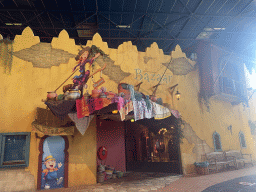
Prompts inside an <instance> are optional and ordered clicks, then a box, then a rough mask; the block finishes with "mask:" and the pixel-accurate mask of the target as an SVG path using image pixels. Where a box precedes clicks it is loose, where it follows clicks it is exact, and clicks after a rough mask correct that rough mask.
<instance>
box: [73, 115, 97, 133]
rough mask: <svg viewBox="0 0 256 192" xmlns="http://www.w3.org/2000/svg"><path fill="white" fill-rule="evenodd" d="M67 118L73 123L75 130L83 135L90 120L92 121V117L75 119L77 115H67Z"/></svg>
mask: <svg viewBox="0 0 256 192" xmlns="http://www.w3.org/2000/svg"><path fill="white" fill-rule="evenodd" d="M68 116H69V118H70V119H71V120H72V121H74V122H75V124H76V128H77V129H78V131H79V132H80V133H81V134H82V135H84V133H85V131H86V130H87V128H88V127H89V125H90V122H91V120H92V119H93V117H94V115H89V116H88V117H87V116H85V117H82V118H80V119H78V117H77V113H69V114H68Z"/></svg>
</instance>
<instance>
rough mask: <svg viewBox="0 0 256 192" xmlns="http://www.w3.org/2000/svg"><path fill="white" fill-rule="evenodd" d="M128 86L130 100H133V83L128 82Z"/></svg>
mask: <svg viewBox="0 0 256 192" xmlns="http://www.w3.org/2000/svg"><path fill="white" fill-rule="evenodd" d="M128 88H129V91H130V94H131V100H132V101H134V100H135V95H134V87H133V85H130V84H129V85H128Z"/></svg>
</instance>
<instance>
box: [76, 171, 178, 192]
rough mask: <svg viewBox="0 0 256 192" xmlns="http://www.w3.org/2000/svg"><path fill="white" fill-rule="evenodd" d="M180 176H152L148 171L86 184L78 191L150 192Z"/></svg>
mask: <svg viewBox="0 0 256 192" xmlns="http://www.w3.org/2000/svg"><path fill="white" fill-rule="evenodd" d="M180 177H181V175H179V176H163V177H157V176H156V177H152V176H148V174H146V173H140V174H136V173H135V174H131V175H129V176H127V177H124V178H121V179H110V180H108V181H106V182H104V183H98V184H96V185H90V186H85V188H83V189H80V190H77V192H138V191H139V192H149V191H157V190H158V189H160V188H164V187H165V186H166V185H169V184H170V183H171V182H173V181H176V180H177V179H179V178H180Z"/></svg>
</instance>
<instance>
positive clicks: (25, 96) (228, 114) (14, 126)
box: [0, 27, 255, 186]
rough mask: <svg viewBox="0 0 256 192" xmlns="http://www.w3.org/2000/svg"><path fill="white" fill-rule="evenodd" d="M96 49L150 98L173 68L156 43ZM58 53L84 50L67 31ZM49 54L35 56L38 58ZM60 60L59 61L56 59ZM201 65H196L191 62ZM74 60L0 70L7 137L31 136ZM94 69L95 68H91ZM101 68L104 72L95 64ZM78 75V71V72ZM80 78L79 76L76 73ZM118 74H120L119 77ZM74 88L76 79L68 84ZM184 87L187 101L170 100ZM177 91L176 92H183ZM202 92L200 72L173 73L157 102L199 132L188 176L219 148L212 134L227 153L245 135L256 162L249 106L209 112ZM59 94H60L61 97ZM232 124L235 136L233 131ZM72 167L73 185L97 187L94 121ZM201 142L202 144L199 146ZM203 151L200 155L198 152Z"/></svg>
mask: <svg viewBox="0 0 256 192" xmlns="http://www.w3.org/2000/svg"><path fill="white" fill-rule="evenodd" d="M14 41H15V42H14V52H15V51H20V50H22V49H26V48H30V47H31V46H33V45H36V44H38V43H39V42H40V40H39V37H35V36H34V35H33V32H32V31H31V29H30V28H29V27H27V28H26V29H25V30H24V31H23V33H22V35H17V36H16V38H15V40H14ZM91 45H96V46H97V47H99V48H101V49H102V50H103V51H104V52H105V53H106V54H108V55H109V57H110V58H111V59H112V60H113V61H114V62H115V63H114V64H115V65H118V66H120V67H121V70H122V71H124V72H129V73H131V74H130V75H129V76H128V77H125V78H124V79H123V80H122V82H126V83H129V84H132V85H136V84H138V83H140V82H141V81H143V84H142V85H141V89H140V91H142V92H143V93H144V94H148V95H150V94H152V91H153V90H152V86H153V85H156V84H157V83H158V81H159V79H160V78H161V75H162V74H163V72H164V71H165V69H166V67H164V66H163V65H162V63H168V62H169V61H170V59H171V56H170V55H164V54H163V51H162V50H161V49H159V48H158V45H157V44H156V43H153V44H152V45H151V46H150V47H148V48H147V49H146V51H145V52H138V51H137V48H136V46H134V45H132V43H131V42H125V43H123V44H121V45H120V46H119V47H118V48H117V49H111V48H108V45H107V43H106V42H103V41H102V39H101V37H100V35H99V34H95V35H94V37H93V39H92V40H91V41H88V42H87V46H91ZM51 46H52V48H55V49H61V50H64V51H67V52H69V53H70V54H77V53H78V49H79V48H80V46H77V45H75V42H74V40H73V39H69V36H68V34H67V32H66V31H65V30H63V31H62V32H61V33H60V34H59V37H58V38H53V40H52V43H51ZM40 54H43V53H40V52H39V53H37V54H35V57H37V56H40ZM172 57H173V58H179V57H186V55H185V53H183V52H182V51H181V49H180V47H179V46H178V45H177V46H176V48H175V50H174V51H173V52H172ZM56 59H57V58H56ZM189 62H190V63H191V64H193V65H194V64H195V62H193V61H189ZM76 64H77V63H76V61H75V59H74V58H70V59H69V62H68V63H62V64H60V65H59V66H52V67H51V68H35V67H33V65H32V63H31V62H27V61H24V60H22V59H19V58H18V57H15V56H14V57H13V64H12V71H11V75H7V74H4V73H3V68H2V67H0V70H1V71H0V73H1V76H0V81H1V82H3V83H1V85H0V92H1V94H0V95H1V100H0V101H1V105H0V117H1V120H0V122H1V127H0V131H1V132H22V131H29V132H30V131H31V123H32V121H33V120H34V117H35V110H36V108H37V107H43V108H44V107H45V104H44V103H43V102H41V100H42V99H45V98H46V95H47V92H48V91H53V90H55V89H56V88H57V87H58V86H59V85H60V84H61V83H62V82H63V81H64V80H65V79H66V78H67V77H68V76H69V75H70V74H71V72H72V68H73V67H74V66H75V65H76ZM87 68H88V69H91V68H90V67H87ZM95 68H96V69H97V68H100V67H99V66H98V65H97V60H96V61H95ZM77 74H78V72H77ZM75 75H76V74H75ZM117 75H118V74H117ZM102 77H103V78H104V79H105V81H106V83H104V84H103V86H105V87H106V88H107V90H108V91H113V92H117V83H116V82H115V81H113V80H111V79H110V77H108V76H107V75H104V74H103V75H102ZM99 78H100V74H97V75H95V77H94V79H96V80H97V79H99ZM70 83H72V81H71V79H70V80H68V81H67V82H66V83H65V84H70ZM176 83H178V84H179V85H178V87H177V88H178V90H179V92H180V93H181V99H180V100H179V101H178V100H177V99H175V97H174V96H172V95H170V93H169V92H168V88H169V87H171V86H173V85H175V84H176ZM87 84H88V89H89V92H91V90H92V87H93V86H92V85H93V82H92V80H91V79H90V80H89V81H88V83H87ZM177 88H176V89H175V91H176V90H177ZM199 89H200V80H199V73H198V69H196V70H194V71H192V72H190V73H189V74H187V75H184V76H177V75H173V73H172V72H171V71H170V70H167V73H166V76H165V77H164V79H163V81H162V84H161V85H160V86H159V87H158V90H157V93H156V95H157V97H161V98H162V99H163V102H164V103H168V104H169V105H170V106H171V108H172V109H176V110H179V112H180V113H181V115H182V119H183V120H184V121H185V122H186V123H187V125H188V126H189V129H192V130H193V134H195V136H196V138H197V139H194V138H185V139H184V140H183V143H182V144H181V157H182V166H183V171H184V173H185V174H189V173H191V172H193V171H194V168H193V165H192V164H193V163H194V162H195V161H199V160H200V156H201V154H203V153H204V150H205V152H207V151H210V150H211V149H213V148H214V146H213V140H212V134H213V133H214V132H215V131H217V132H218V133H219V134H220V136H221V142H222V149H223V150H231V149H237V150H240V143H239V137H238V133H239V131H243V132H244V134H245V138H246V142H247V148H246V149H242V151H243V152H247V153H252V154H253V155H254V157H255V152H254V151H255V146H254V142H253V139H252V135H251V133H250V129H249V126H248V118H249V117H248V113H247V112H246V110H245V109H244V107H243V105H242V104H240V105H236V106H232V105H231V104H230V103H228V102H223V101H219V100H214V99H211V100H210V102H209V110H207V108H206V106H205V105H203V104H201V103H200V102H199V100H198V94H199ZM61 93H62V90H61V89H59V90H58V91H57V94H61ZM229 125H232V127H233V132H232V134H231V133H230V131H229V130H228V129H227V127H228V126H229ZM69 141H70V147H69V150H68V151H69V153H70V164H69V186H75V185H83V184H93V183H95V182H96V124H95V122H92V123H91V125H90V128H89V129H88V130H87V131H86V133H85V135H84V136H81V135H80V133H78V132H76V134H75V136H74V137H69ZM198 142H199V143H198ZM38 143H39V139H36V138H35V135H34V134H33V133H32V136H31V151H30V165H29V167H28V170H29V171H30V172H31V173H32V174H33V175H34V176H35V180H37V179H36V178H37V163H38V152H39V151H38ZM200 143H203V144H205V145H207V146H209V147H208V148H207V149H204V150H201V152H198V151H200V150H197V149H195V147H196V146H199V145H200ZM196 151H197V152H196Z"/></svg>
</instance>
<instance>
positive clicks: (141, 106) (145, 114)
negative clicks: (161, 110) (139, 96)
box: [133, 99, 155, 121]
mask: <svg viewBox="0 0 256 192" xmlns="http://www.w3.org/2000/svg"><path fill="white" fill-rule="evenodd" d="M133 108H134V120H135V121H137V120H140V119H151V118H153V117H154V115H155V114H154V111H153V108H152V107H151V108H148V107H147V103H146V102H145V101H144V99H143V100H141V101H137V100H134V101H133Z"/></svg>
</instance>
